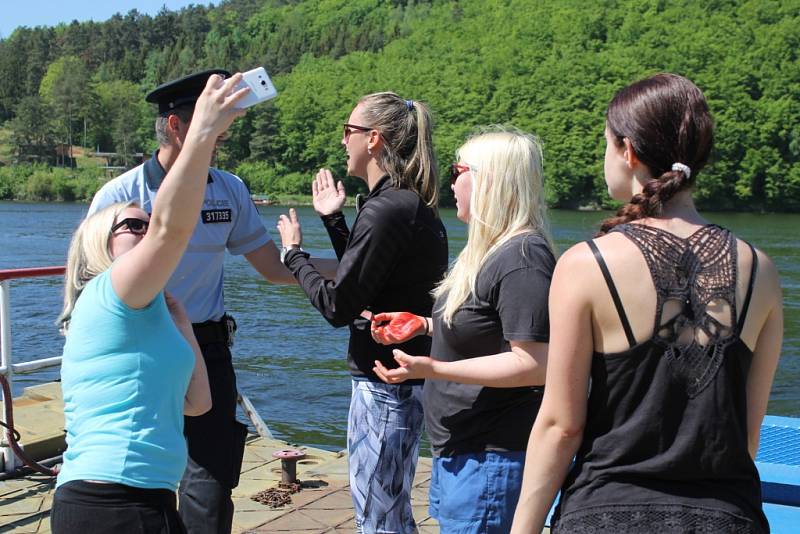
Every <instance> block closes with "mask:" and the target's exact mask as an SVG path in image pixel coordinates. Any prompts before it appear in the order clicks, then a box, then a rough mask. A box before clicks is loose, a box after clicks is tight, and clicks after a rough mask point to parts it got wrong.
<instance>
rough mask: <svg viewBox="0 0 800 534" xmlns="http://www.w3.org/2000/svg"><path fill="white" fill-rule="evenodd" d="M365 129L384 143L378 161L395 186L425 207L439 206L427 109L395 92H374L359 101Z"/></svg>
mask: <svg viewBox="0 0 800 534" xmlns="http://www.w3.org/2000/svg"><path fill="white" fill-rule="evenodd" d="M358 103H359V104H360V105H361V109H362V112H363V115H364V120H365V121H366V126H369V127H370V128H375V129H376V130H378V131H380V132H381V136H382V137H383V140H384V143H383V148H382V149H381V151H380V153H379V154H378V161H379V164H380V167H381V169H383V170H384V171H385V172H386V173H388V174H389V176H390V177H391V179H392V183H393V184H394V186H395V187H400V186H401V185H405V186H406V187H408V188H409V189H411V190H412V191H415V192H416V193H417V194H418V195H419V196H420V197H421V198H422V200H423V201H424V202H425V205H426V206H428V207H431V208H434V209H435V208H436V206H437V205H438V203H439V185H438V181H437V167H436V156H435V154H434V152H433V140H432V135H431V130H432V128H433V124H432V121H431V113H430V110H429V109H428V106H427V105H425V104H423V103H422V102H419V101H417V100H404V99H402V98H400V97H399V96H398V95H396V94H395V93H390V92H385V93H373V94H371V95H367V96H365V97H362V98H361V100H359V101H358Z"/></svg>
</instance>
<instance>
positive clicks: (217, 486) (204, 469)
mask: <svg viewBox="0 0 800 534" xmlns="http://www.w3.org/2000/svg"><path fill="white" fill-rule="evenodd" d="M200 348H201V350H202V352H203V358H204V359H205V362H206V367H207V368H208V379H209V383H210V385H211V400H212V402H213V406H212V408H211V410H210V411H209V412H208V413H206V414H203V415H201V416H199V417H186V418H185V423H184V434H185V435H186V440H187V443H188V448H189V463H188V465H187V466H186V471H185V472H184V474H183V479H182V480H181V484H180V489H179V490H178V497H179V505H178V511H179V513H180V515H181V519H182V520H183V523H184V525H185V526H186V530H187V531H188V532H189V533H190V534H200V533H203V534H205V533H213V534H228V533H229V532H230V531H231V526H232V523H233V501H232V500H231V490H232V489H233V488H235V487H236V485H237V484H238V483H239V471H240V470H241V467H242V456H243V455H244V441H245V438H246V437H247V427H246V426H245V425H243V424H241V423H239V422H238V421H236V376H235V374H234V372H233V364H232V362H231V352H230V350H229V349H228V346H227V345H226V344H225V343H209V344H205V345H202V346H201V347H200Z"/></svg>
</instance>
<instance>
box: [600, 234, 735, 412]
mask: <svg viewBox="0 0 800 534" xmlns="http://www.w3.org/2000/svg"><path fill="white" fill-rule="evenodd" d="M615 231H618V232H621V233H622V234H624V235H625V236H626V237H628V238H629V239H630V240H631V241H632V242H633V243H634V244H635V245H636V246H637V247H638V248H639V250H640V251H641V253H642V255H643V256H644V258H645V261H646V262H647V266H648V268H649V270H650V275H651V277H652V279H653V284H654V285H655V289H656V315H655V323H654V327H653V338H652V339H653V341H655V342H657V343H659V344H662V345H664V347H665V352H664V356H665V357H666V358H667V360H668V362H669V364H670V368H671V369H672V372H673V375H674V376H675V378H676V379H678V380H679V381H681V382H682V383H683V384H685V387H686V393H687V395H688V396H689V397H695V396H696V395H697V394H698V393H700V392H701V391H702V390H703V389H704V388H705V387H706V386H707V385H708V384H709V383H710V382H711V380H712V379H713V378H714V376H715V375H716V373H717V371H718V369H719V367H720V364H721V363H722V357H723V354H724V350H725V347H726V346H727V345H728V344H729V343H731V342H733V341H734V340H735V339H736V337H737V336H738V334H739V332H738V326H737V322H736V318H737V317H736V270H737V269H736V268H737V248H736V237H735V236H734V235H733V234H732V233H730V232H729V231H727V230H725V229H723V228H720V227H719V226H716V225H708V226H704V227H702V228H700V229H699V230H698V231H696V232H695V233H693V234H692V235H690V236H689V237H687V238H681V237H678V236H675V235H673V234H672V233H670V232H667V231H665V230H661V229H659V228H653V227H651V226H645V225H642V224H625V225H621V226H618V227H617V228H615Z"/></svg>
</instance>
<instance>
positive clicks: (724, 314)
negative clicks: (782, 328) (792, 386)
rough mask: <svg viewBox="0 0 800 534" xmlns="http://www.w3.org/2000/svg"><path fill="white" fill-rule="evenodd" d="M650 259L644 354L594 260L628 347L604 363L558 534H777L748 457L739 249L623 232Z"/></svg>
mask: <svg viewBox="0 0 800 534" xmlns="http://www.w3.org/2000/svg"><path fill="white" fill-rule="evenodd" d="M614 231H616V232H620V233H622V234H624V235H625V236H626V237H627V238H628V239H630V240H631V241H632V242H633V243H634V244H636V246H637V247H638V248H639V250H640V251H641V253H642V255H643V256H644V258H645V260H646V262H647V265H648V268H649V270H650V274H651V276H652V279H653V283H654V285H655V288H656V298H657V302H656V316H655V322H654V327H653V334H652V336H651V338H650V339H648V340H646V341H643V342H640V343H637V342H636V340H635V338H634V337H633V332H632V330H631V327H630V325H629V323H628V319H627V316H626V314H625V310H624V308H623V306H622V303H621V301H620V299H619V296H618V294H617V291H616V288H615V286H614V283H613V281H612V279H611V276H610V274H609V271H608V268H607V267H606V265H605V261H604V260H603V258H602V255H601V254H600V251H599V250H598V249H597V247H596V246H595V245H594V243H593V242H591V241H588V242H587V243H588V244H589V246H590V247H591V249H592V250H593V252H594V255H595V258H596V259H597V261H598V263H599V265H600V268H601V270H602V272H603V275H604V277H605V279H606V283H607V284H608V289H609V291H610V292H611V296H612V298H613V300H614V304H615V306H616V308H617V312H618V313H619V317H620V321H621V322H622V326H623V328H624V330H625V333H626V335H627V338H628V342H629V344H630V348H629V349H628V350H625V351H623V352H620V353H614V354H601V353H595V354H594V356H593V360H592V370H591V378H592V380H591V392H590V395H589V405H588V412H587V421H586V426H585V429H584V436H583V442H582V443H581V446H580V448H579V450H578V453H577V455H576V459H575V463H574V465H573V466H572V468H571V470H570V472H569V474H568V476H567V478H566V480H565V482H564V486H563V488H562V491H561V501H560V504H559V507H558V510H557V512H556V516H555V521H554V528H553V532H561V533H565V532H569V533H588V532H592V533H600V532H609V533H648V534H652V533H653V532H654V531H657V532H659V534H664V533H678V532H680V533H684V532H725V533H762V532H769V526H768V524H767V519H766V517H765V516H764V514H763V512H762V510H761V486H760V481H759V477H758V471H757V470H756V467H755V464H754V463H753V461H752V459H751V458H750V455H749V453H748V450H747V405H746V404H747V399H746V389H745V388H746V384H747V374H748V371H749V368H750V363H751V361H752V358H753V354H752V351H751V350H750V349H749V348H748V347H747V346H746V345H745V344H744V342H742V340H741V339H740V337H739V334H740V332H741V329H742V326H743V324H744V319H745V316H746V314H747V308H748V305H749V302H750V297H751V294H752V290H753V282H754V280H755V275H756V270H757V260H756V256H755V250H754V249H753V248H752V246H751V247H750V250H751V252H752V254H753V268H752V271H751V272H750V273H749V275H750V282H749V288H748V290H747V294H746V298H745V300H744V303H743V305H742V306H741V307H740V306H738V304H737V302H736V277H737V248H736V238H735V237H734V235H733V234H731V233H730V232H729V231H727V230H725V229H723V228H720V227H719V226H715V225H708V226H704V227H702V228H701V229H700V230H698V231H697V232H695V233H694V234H692V235H691V236H690V237H688V238H686V239H683V238H680V237H677V236H675V235H673V234H671V233H669V232H667V231H664V230H660V229H658V228H653V227H649V226H644V225H641V224H626V225H621V226H618V227H617V228H615V229H614Z"/></svg>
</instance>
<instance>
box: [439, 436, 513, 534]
mask: <svg viewBox="0 0 800 534" xmlns="http://www.w3.org/2000/svg"><path fill="white" fill-rule="evenodd" d="M524 466H525V453H524V452H481V453H475V454H460V455H458V456H442V457H439V458H434V459H433V472H432V473H431V489H430V514H431V517H434V518H436V519H437V520H438V521H439V527H440V529H441V530H440V532H441V533H442V534H473V533H480V534H508V532H509V531H510V530H511V523H512V521H513V519H514V510H515V509H516V507H517V501H518V500H519V493H520V490H521V489H522V469H523V467H524Z"/></svg>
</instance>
